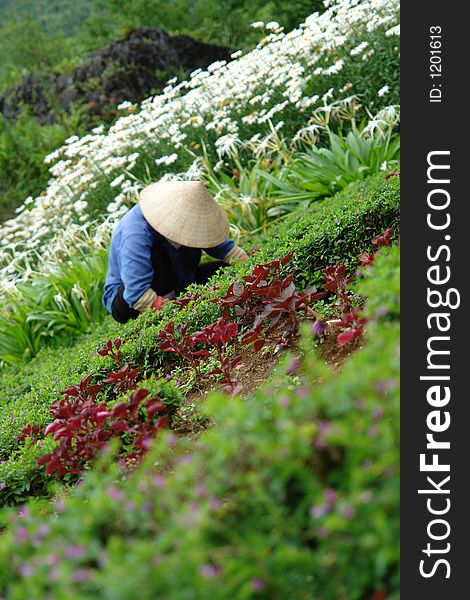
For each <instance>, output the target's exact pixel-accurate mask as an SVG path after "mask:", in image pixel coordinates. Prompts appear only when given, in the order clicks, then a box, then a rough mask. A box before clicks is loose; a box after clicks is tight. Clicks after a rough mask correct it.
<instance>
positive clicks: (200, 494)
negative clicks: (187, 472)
mask: <svg viewBox="0 0 470 600" xmlns="http://www.w3.org/2000/svg"><path fill="white" fill-rule="evenodd" d="M194 492H195V494H196V498H204V496H205V495H206V494H207V489H206V486H205V485H202V484H198V485H197V486H196V488H195V490H194Z"/></svg>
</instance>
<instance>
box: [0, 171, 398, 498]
mask: <svg viewBox="0 0 470 600" xmlns="http://www.w3.org/2000/svg"><path fill="white" fill-rule="evenodd" d="M398 223H399V178H398V177H391V178H390V179H389V180H386V179H385V176H384V175H383V174H381V175H378V176H376V177H374V178H371V179H370V180H368V181H367V182H365V183H358V184H356V185H355V186H352V187H351V188H348V189H347V190H345V191H344V192H341V193H340V194H338V195H337V196H335V197H334V198H332V199H329V200H325V201H323V202H322V203H319V204H317V205H315V207H314V209H313V210H311V211H309V212H307V213H305V215H304V216H302V217H301V218H300V219H299V215H293V216H292V218H291V219H288V220H286V221H285V222H284V223H282V224H280V225H279V226H278V227H277V228H275V229H273V230H272V232H271V233H270V235H269V236H264V237H262V236H261V237H258V238H254V239H253V240H252V246H253V247H259V248H260V250H259V251H258V252H257V253H256V254H254V256H253V257H252V258H250V259H249V260H248V261H247V262H246V263H243V264H240V265H237V266H236V267H231V268H228V269H227V271H226V273H224V274H222V275H217V276H216V277H214V278H213V284H214V285H215V286H218V287H217V288H216V289H211V288H202V289H200V290H199V292H200V293H201V296H200V297H199V298H198V299H197V300H196V301H193V302H191V303H190V304H189V305H188V306H187V307H186V308H184V309H183V310H181V311H179V312H177V313H175V311H174V308H173V307H172V305H171V304H170V305H168V306H166V307H164V308H163V310H162V311H161V312H160V313H156V314H155V313H152V312H147V313H144V314H143V315H141V316H140V317H139V319H138V320H137V321H132V322H130V323H128V324H126V325H119V324H117V323H115V322H113V321H112V320H111V318H110V317H108V318H107V319H106V320H105V322H104V323H103V325H102V326H100V327H98V328H97V329H96V330H95V331H94V332H93V334H91V335H89V336H87V337H85V338H84V339H82V340H80V341H79V343H77V344H76V345H74V346H71V347H70V348H68V349H67V350H66V351H65V352H64V349H63V348H58V349H51V350H46V349H44V351H42V352H40V353H39V355H38V356H37V358H36V359H34V360H32V361H30V362H29V363H28V364H27V365H26V366H25V367H24V368H14V369H11V370H10V369H9V370H8V371H6V372H3V373H2V376H1V379H0V456H3V457H4V458H8V462H7V463H5V464H4V465H0V477H3V478H4V481H5V482H6V483H7V486H6V487H5V488H4V489H3V490H0V498H2V497H3V498H4V499H6V498H10V499H13V500H14V501H15V502H17V501H20V500H22V499H24V497H25V495H26V496H27V495H29V491H28V490H23V489H22V486H23V484H24V480H27V479H28V477H27V476H26V474H24V472H23V468H24V467H23V466H22V452H21V451H20V452H19V454H16V453H15V452H16V451H15V450H14V449H15V448H16V447H17V445H18V444H17V442H16V439H15V438H16V435H18V434H19V432H20V431H21V429H22V428H23V427H24V426H26V425H27V424H29V423H37V424H41V425H45V424H47V423H48V422H49V420H50V414H49V405H50V404H51V403H52V402H53V401H55V400H57V399H58V397H59V391H60V390H62V389H65V388H66V387H67V386H68V385H71V384H77V383H78V382H79V381H80V380H81V379H82V378H83V377H84V376H85V375H86V374H87V373H89V372H92V373H94V374H95V379H96V380H97V381H98V380H100V378H102V377H103V375H104V374H105V373H106V372H107V370H109V366H110V362H109V359H107V358H103V357H101V356H98V355H97V354H96V350H97V349H98V348H99V347H101V346H102V345H103V344H104V343H105V342H106V341H107V340H108V339H115V338H116V337H120V338H121V339H123V341H124V343H123V345H122V347H121V350H122V352H123V356H124V360H125V361H126V362H130V363H132V364H137V365H140V367H141V372H140V377H141V378H144V379H145V378H146V377H148V376H150V375H151V374H152V373H153V372H155V370H157V371H158V369H159V367H160V366H161V365H162V363H163V361H164V360H168V359H167V358H166V357H165V355H164V353H163V352H162V351H161V350H159V349H158V347H157V343H158V340H157V333H158V331H159V330H160V329H162V327H164V326H165V325H166V324H167V323H168V322H169V321H170V320H171V321H173V322H174V323H175V325H178V324H179V323H185V322H187V323H189V329H188V334H189V333H191V332H194V331H197V330H198V329H200V328H202V327H204V326H206V325H208V324H209V323H211V322H213V321H214V320H216V319H217V317H218V309H217V307H216V305H215V304H213V303H212V302H211V299H213V298H215V297H218V296H221V295H223V294H224V293H225V291H226V290H227V288H228V286H229V284H230V282H231V280H232V278H233V277H234V276H237V277H240V276H241V275H243V274H247V273H248V272H250V270H251V268H252V265H253V264H254V263H255V262H258V263H259V262H261V263H262V262H266V261H268V260H272V259H273V258H275V257H281V256H283V255H285V254H287V253H288V252H290V251H291V250H293V249H294V248H295V249H296V252H295V254H294V258H293V261H292V266H293V268H294V269H295V279H294V280H295V282H296V284H297V285H298V287H299V288H300V289H303V288H305V287H307V286H309V285H312V284H314V285H317V286H318V287H319V289H321V285H322V269H324V268H326V267H327V266H329V265H332V264H335V263H337V262H341V263H344V264H345V265H347V267H348V270H349V273H350V274H352V273H353V272H354V270H355V269H356V268H357V265H358V260H357V256H358V255H359V254H360V253H361V252H362V251H364V250H370V249H371V248H372V246H371V244H370V240H371V239H372V238H373V237H374V236H375V235H377V234H379V233H381V232H382V231H383V230H384V229H386V228H387V227H394V228H395V229H397V228H398ZM17 465H18V466H17ZM17 469H20V471H21V477H20V480H21V484H20V485H19V486H17V484H16V483H15V482H16V481H17V478H18V474H17ZM34 470H37V467H35V469H34Z"/></svg>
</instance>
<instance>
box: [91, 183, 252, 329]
mask: <svg viewBox="0 0 470 600" xmlns="http://www.w3.org/2000/svg"><path fill="white" fill-rule="evenodd" d="M228 233H229V223H228V219H227V217H226V215H225V213H224V212H223V211H222V209H221V208H220V207H219V205H218V204H217V202H216V201H215V200H214V198H213V197H212V196H211V195H210V193H209V192H208V191H207V189H206V187H205V186H204V184H203V183H202V182H200V181H165V182H157V183H152V184H151V185H148V186H147V187H146V188H144V189H143V190H142V191H141V192H140V197H139V202H138V204H136V205H135V206H134V207H133V208H131V209H130V210H129V211H128V212H127V213H126V214H125V215H124V216H123V217H122V219H121V220H120V221H119V223H118V225H117V227H116V229H115V231H114V233H113V236H112V239H111V246H110V251H109V259H108V272H107V274H106V281H105V284H104V294H103V298H102V301H103V304H104V305H105V307H106V308H107V310H108V311H109V312H110V313H111V314H112V316H113V317H114V319H115V320H116V321H118V322H119V323H126V322H127V321H128V320H129V319H135V318H136V317H138V316H139V314H140V313H141V312H142V311H144V310H147V309H148V308H151V307H153V308H156V309H158V308H159V307H160V306H161V302H162V297H163V298H169V299H172V298H175V297H176V296H177V295H178V294H179V293H180V292H182V291H183V290H184V289H185V288H186V287H187V286H188V285H189V284H190V283H206V282H207V281H208V280H209V278H210V277H211V276H212V275H213V274H214V273H215V272H216V271H217V270H218V269H219V268H220V267H222V266H223V265H227V264H231V263H232V261H234V260H245V259H246V258H247V254H246V252H245V251H244V250H243V249H242V248H240V247H239V246H237V245H236V244H235V243H234V242H233V241H232V240H231V239H230V238H229V237H228ZM202 250H204V251H205V252H207V254H209V255H210V256H212V257H213V258H215V259H218V260H213V261H210V262H206V263H202V264H200V261H201V254H202Z"/></svg>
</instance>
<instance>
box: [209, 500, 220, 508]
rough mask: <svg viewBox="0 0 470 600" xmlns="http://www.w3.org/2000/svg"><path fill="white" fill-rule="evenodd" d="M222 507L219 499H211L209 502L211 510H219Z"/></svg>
mask: <svg viewBox="0 0 470 600" xmlns="http://www.w3.org/2000/svg"><path fill="white" fill-rule="evenodd" d="M220 506H221V502H220V500H218V499H217V498H211V499H210V500H209V507H210V508H211V510H217V509H218V508H220Z"/></svg>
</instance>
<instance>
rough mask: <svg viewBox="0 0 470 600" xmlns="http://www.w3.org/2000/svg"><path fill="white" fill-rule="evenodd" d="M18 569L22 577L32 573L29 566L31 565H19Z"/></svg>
mask: <svg viewBox="0 0 470 600" xmlns="http://www.w3.org/2000/svg"><path fill="white" fill-rule="evenodd" d="M19 571H20V575H21V576H22V577H32V575H33V574H34V571H33V567H31V565H26V564H24V565H20V568H19Z"/></svg>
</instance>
